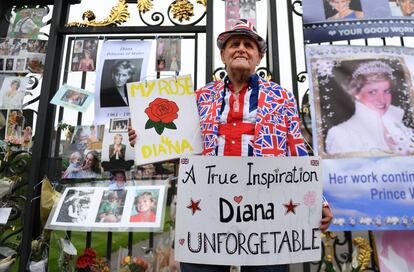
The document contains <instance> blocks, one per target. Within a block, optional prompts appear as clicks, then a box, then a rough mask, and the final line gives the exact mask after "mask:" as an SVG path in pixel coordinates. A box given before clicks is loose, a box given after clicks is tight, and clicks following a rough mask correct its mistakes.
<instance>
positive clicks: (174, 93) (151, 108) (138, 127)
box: [127, 75, 202, 164]
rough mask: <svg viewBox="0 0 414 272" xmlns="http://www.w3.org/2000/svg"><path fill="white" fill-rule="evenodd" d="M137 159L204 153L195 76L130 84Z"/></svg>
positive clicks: (168, 157)
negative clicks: (193, 80)
mask: <svg viewBox="0 0 414 272" xmlns="http://www.w3.org/2000/svg"><path fill="white" fill-rule="evenodd" d="M127 88H128V98H129V101H130V103H129V106H130V110H131V122H132V127H133V128H134V129H135V131H136V132H137V134H138V139H137V142H136V144H135V162H136V163H137V164H147V163H152V162H156V161H163V160H169V159H173V158H177V157H179V156H180V155H185V154H197V153H201V150H202V147H201V132H200V128H199V127H200V125H199V117H198V113H197V105H196V97H195V94H194V89H193V83H192V79H191V76H189V75H186V76H179V77H176V78H174V77H171V78H163V79H158V80H151V81H141V82H134V83H129V84H128V85H127Z"/></svg>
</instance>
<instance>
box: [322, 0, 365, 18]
mask: <svg viewBox="0 0 414 272" xmlns="http://www.w3.org/2000/svg"><path fill="white" fill-rule="evenodd" d="M323 1H324V6H325V17H326V19H327V20H348V19H359V18H363V17H364V13H363V12H362V11H361V10H362V9H361V3H360V0H323Z"/></svg>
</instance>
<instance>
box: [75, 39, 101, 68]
mask: <svg viewBox="0 0 414 272" xmlns="http://www.w3.org/2000/svg"><path fill="white" fill-rule="evenodd" d="M98 41H99V40H98V39H81V40H78V39H76V40H74V41H73V50H72V66H71V70H72V71H73V72H76V71H82V72H90V71H95V68H96V53H97V49H98Z"/></svg>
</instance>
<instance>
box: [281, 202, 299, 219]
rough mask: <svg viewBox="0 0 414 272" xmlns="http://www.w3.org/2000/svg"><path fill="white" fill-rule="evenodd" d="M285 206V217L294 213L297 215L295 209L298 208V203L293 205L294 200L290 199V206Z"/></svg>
mask: <svg viewBox="0 0 414 272" xmlns="http://www.w3.org/2000/svg"><path fill="white" fill-rule="evenodd" d="M283 206H285V208H286V211H285V215H286V214H288V213H290V212H292V213H293V214H296V211H295V208H296V207H297V206H299V204H298V203H293V201H292V199H290V201H289V203H288V204H283Z"/></svg>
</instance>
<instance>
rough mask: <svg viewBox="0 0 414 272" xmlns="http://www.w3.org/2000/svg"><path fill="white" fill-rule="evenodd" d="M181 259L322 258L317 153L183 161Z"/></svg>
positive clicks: (178, 223) (178, 239)
mask: <svg viewBox="0 0 414 272" xmlns="http://www.w3.org/2000/svg"><path fill="white" fill-rule="evenodd" d="M179 169H180V172H179V178H178V198H177V220H176V232H175V245H176V246H175V254H176V255H175V256H176V260H178V261H180V262H189V263H205V264H218V265H271V264H283V263H296V262H308V261H316V260H320V258H321V239H320V231H319V223H320V219H321V214H322V175H321V167H320V161H319V158H318V157H286V158H259V157H209V156H187V157H182V158H181V159H180V167H179Z"/></svg>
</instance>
